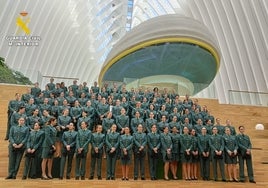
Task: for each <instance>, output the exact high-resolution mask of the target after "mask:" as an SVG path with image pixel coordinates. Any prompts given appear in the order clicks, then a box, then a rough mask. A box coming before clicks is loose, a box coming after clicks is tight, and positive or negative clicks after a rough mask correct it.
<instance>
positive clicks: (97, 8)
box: [0, 0, 268, 103]
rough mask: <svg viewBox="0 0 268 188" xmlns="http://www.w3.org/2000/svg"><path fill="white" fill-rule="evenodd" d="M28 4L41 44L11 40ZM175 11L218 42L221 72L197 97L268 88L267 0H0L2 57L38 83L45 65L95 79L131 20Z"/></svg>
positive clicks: (47, 70) (50, 71)
mask: <svg viewBox="0 0 268 188" xmlns="http://www.w3.org/2000/svg"><path fill="white" fill-rule="evenodd" d="M132 2H134V3H133V6H132ZM128 3H129V7H128ZM132 9H133V12H132ZM24 10H25V11H26V12H28V17H29V18H30V20H29V22H27V26H28V27H29V29H30V30H31V35H33V36H39V37H40V38H41V41H39V46H35V47H33V46H31V47H29V46H28V47H26V46H20V47H18V46H17V47H16V46H9V42H8V39H7V36H15V35H16V36H17V35H20V34H18V30H19V29H18V26H17V25H16V19H17V18H18V17H19V16H20V15H19V13H20V12H21V11H24ZM131 13H132V14H131ZM174 13H177V14H181V15H184V16H188V17H191V18H193V19H196V20H198V21H200V22H202V23H204V25H206V26H207V27H208V28H209V29H210V31H211V33H212V34H214V36H215V38H216V39H217V41H218V44H219V48H220V51H221V67H220V69H219V73H218V75H217V76H216V78H215V80H214V82H213V83H212V84H211V85H210V86H209V87H208V88H207V89H205V90H204V91H202V92H201V93H199V94H198V96H199V97H213V98H218V99H219V101H220V102H221V103H228V102H229V92H228V91H229V90H239V91H256V92H268V89H267V88H268V73H267V70H268V35H267V33H268V21H267V20H268V1H266V0H134V1H130V0H129V1H127V0H96V1H91V0H90V1H89V0H56V1H55V0H45V1H41V0H25V1H17V0H8V1H7V0H0V28H1V29H0V56H1V57H4V58H6V63H7V64H8V65H9V66H10V67H11V68H13V69H15V70H18V71H21V72H22V73H24V74H25V75H26V76H28V77H29V78H30V79H31V80H32V81H33V82H34V81H36V80H37V79H38V71H39V72H41V74H42V75H53V76H60V77H73V78H79V82H80V81H81V82H83V81H87V82H88V84H89V85H90V84H92V83H93V82H94V81H96V80H97V78H98V75H99V72H100V69H101V67H102V63H103V62H104V61H105V58H106V56H107V54H108V53H109V51H110V50H111V48H112V45H113V44H115V43H116V41H117V40H118V39H120V38H121V37H122V36H124V34H125V33H126V32H127V30H128V29H129V27H130V26H131V27H135V26H136V25H138V24H140V23H141V22H143V21H145V20H148V19H150V18H152V17H156V16H158V15H163V14H174ZM23 19H24V18H23ZM24 21H26V20H24ZM130 23H131V25H130ZM160 27H161V26H160ZM21 35H23V31H22V33H21ZM236 100H239V101H240V102H241V103H247V102H248V100H250V98H245V97H243V95H241V96H240V98H237V99H236Z"/></svg>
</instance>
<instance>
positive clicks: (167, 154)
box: [160, 125, 173, 180]
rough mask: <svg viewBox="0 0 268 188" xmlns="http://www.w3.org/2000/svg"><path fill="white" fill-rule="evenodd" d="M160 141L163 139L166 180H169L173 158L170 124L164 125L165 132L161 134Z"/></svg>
mask: <svg viewBox="0 0 268 188" xmlns="http://www.w3.org/2000/svg"><path fill="white" fill-rule="evenodd" d="M160 141H161V153H162V157H163V158H162V159H163V162H164V180H169V178H168V172H169V166H170V164H171V163H170V162H171V160H172V146H173V144H172V138H171V136H170V134H169V127H168V125H165V126H164V127H163V133H161V134H160Z"/></svg>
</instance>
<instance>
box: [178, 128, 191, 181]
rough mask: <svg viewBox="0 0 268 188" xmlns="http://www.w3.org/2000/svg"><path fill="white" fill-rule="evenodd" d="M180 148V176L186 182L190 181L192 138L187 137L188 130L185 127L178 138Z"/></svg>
mask: <svg viewBox="0 0 268 188" xmlns="http://www.w3.org/2000/svg"><path fill="white" fill-rule="evenodd" d="M180 146H181V148H180V154H181V162H182V176H183V178H184V179H185V180H186V181H190V180H191V174H190V173H191V161H192V155H191V150H192V136H191V135H189V128H188V127H187V126H185V127H183V135H181V136H180Z"/></svg>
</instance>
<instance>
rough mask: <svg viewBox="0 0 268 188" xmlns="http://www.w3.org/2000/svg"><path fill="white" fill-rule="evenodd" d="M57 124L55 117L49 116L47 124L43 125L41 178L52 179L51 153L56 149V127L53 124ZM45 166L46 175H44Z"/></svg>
mask: <svg viewBox="0 0 268 188" xmlns="http://www.w3.org/2000/svg"><path fill="white" fill-rule="evenodd" d="M56 125H57V119H56V118H55V117H52V118H50V120H48V122H47V124H46V125H45V126H44V128H43V129H44V132H45V138H44V141H43V144H42V159H43V160H42V165H41V166H42V176H41V179H42V180H48V179H52V175H51V172H52V163H53V155H54V152H55V151H56V146H55V143H56V135H57V129H56V128H55V126H56ZM46 168H47V175H46Z"/></svg>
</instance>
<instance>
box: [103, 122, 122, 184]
mask: <svg viewBox="0 0 268 188" xmlns="http://www.w3.org/2000/svg"><path fill="white" fill-rule="evenodd" d="M116 128H117V126H116V124H113V125H112V126H111V131H110V132H109V133H107V135H106V140H105V143H106V153H107V166H106V180H115V165H116V159H117V152H118V151H117V150H118V148H119V138H120V134H119V133H118V132H116Z"/></svg>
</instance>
